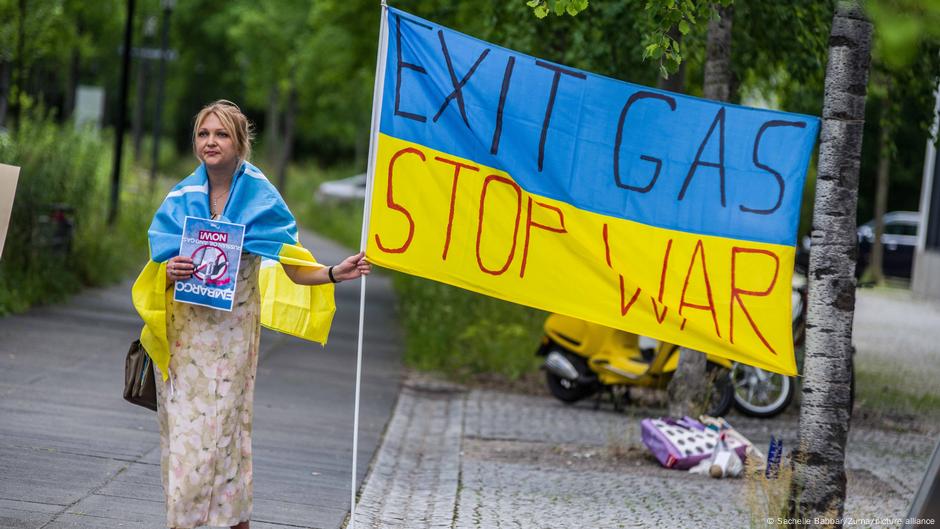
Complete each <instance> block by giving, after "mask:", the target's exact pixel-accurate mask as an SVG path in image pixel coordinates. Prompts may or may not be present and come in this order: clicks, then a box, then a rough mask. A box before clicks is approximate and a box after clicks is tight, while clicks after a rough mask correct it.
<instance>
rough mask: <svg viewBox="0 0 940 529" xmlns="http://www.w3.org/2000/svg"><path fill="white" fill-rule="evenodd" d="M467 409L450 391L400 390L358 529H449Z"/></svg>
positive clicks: (360, 506)
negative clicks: (423, 528)
mask: <svg viewBox="0 0 940 529" xmlns="http://www.w3.org/2000/svg"><path fill="white" fill-rule="evenodd" d="M463 405H464V404H463V398H462V396H461V395H459V394H455V393H453V392H450V391H421V392H420V393H418V392H415V391H414V390H413V389H411V388H409V387H405V388H403V389H402V392H401V394H400V396H399V397H398V404H397V405H396V408H395V412H394V415H393V417H392V420H391V421H390V423H389V426H388V429H387V430H386V432H385V437H384V439H383V441H382V447H381V448H380V450H379V453H378V455H377V456H376V460H375V464H374V465H373V468H372V470H371V472H370V474H369V477H368V479H367V482H366V485H365V487H364V488H363V492H362V497H361V498H360V500H359V503H358V506H357V508H356V524H355V526H356V527H358V528H365V527H370V528H386V527H408V528H412V527H419V526H420V527H428V528H441V529H443V528H449V527H451V525H452V524H451V521H452V520H453V516H454V505H455V504H456V499H457V487H458V475H459V467H460V436H461V421H462V419H463ZM418 521H420V524H418Z"/></svg>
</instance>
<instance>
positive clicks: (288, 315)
mask: <svg viewBox="0 0 940 529" xmlns="http://www.w3.org/2000/svg"><path fill="white" fill-rule="evenodd" d="M208 193H209V183H208V175H207V174H206V169H205V166H204V165H200V166H199V167H197V168H196V170H195V171H194V172H193V174H191V175H189V176H188V177H186V178H185V179H183V181H182V182H180V183H179V184H177V185H176V186H175V187H174V188H173V189H172V190H171V191H170V192H169V193H168V194H167V196H166V198H165V199H164V201H163V204H162V205H161V206H160V208H159V209H158V210H157V213H156V215H154V218H153V222H152V223H151V225H150V230H149V232H148V235H149V239H150V262H149V263H147V265H146V266H145V267H144V269H143V271H142V272H141V273H140V276H139V277H138V278H137V281H136V282H135V283H134V288H133V299H134V307H135V308H136V309H137V312H138V313H139V314H140V316H141V318H143V320H144V328H143V331H142V332H141V336H140V341H141V343H142V344H143V346H144V348H145V349H146V350H147V352H148V353H149V354H150V356H151V358H153V362H154V364H155V365H156V366H157V367H158V368H159V369H160V372H161V374H162V375H163V378H164V379H166V378H167V375H168V372H167V371H168V369H167V368H168V366H169V360H170V351H169V347H168V344H167V334H166V307H167V304H168V303H169V302H170V300H172V296H173V291H172V289H167V285H166V261H167V260H168V259H170V258H171V257H174V256H176V255H178V254H179V249H180V240H181V237H182V233H183V220H184V219H185V218H186V217H187V216H191V217H200V218H209V217H210V212H209V195H208ZM220 220H223V221H226V222H233V223H237V224H244V225H245V238H244V243H243V250H244V251H246V252H249V253H252V254H255V255H258V256H261V257H262V258H263V260H262V264H261V272H260V276H259V282H260V285H259V286H260V290H261V324H262V325H264V326H265V327H268V328H271V329H274V330H276V331H280V332H284V333H287V334H291V335H294V336H298V337H300V338H305V339H307V340H311V341H315V342H320V343H324V344H325V343H326V339H327V336H328V335H329V332H330V325H331V323H332V321H333V313H334V312H335V311H336V306H335V304H334V300H333V285H332V284H326V285H318V286H303V285H297V284H295V283H294V282H293V281H291V280H290V278H288V277H287V274H285V273H284V269H283V268H282V267H281V266H280V265H279V264H278V263H283V264H289V265H297V266H316V267H320V266H323V265H321V264H319V263H317V261H316V259H314V257H313V254H311V253H310V252H309V251H308V250H307V249H306V248H304V247H303V246H301V245H300V243H299V241H298V235H297V224H296V221H295V220H294V216H293V215H292V214H291V212H290V210H289V209H288V208H287V204H285V203H284V200H283V199H282V198H281V195H280V193H278V191H277V189H275V188H274V186H273V185H272V184H271V183H270V182H269V181H268V179H267V178H266V177H265V176H264V174H262V173H261V171H260V170H258V168H257V167H255V166H254V165H252V164H250V163H248V162H242V164H241V165H240V166H239V168H238V170H237V171H236V172H235V175H234V177H233V179H232V186H231V191H230V193H229V199H228V203H227V204H226V206H225V210H224V211H223V213H222V217H221V219H220ZM207 310H208V309H207Z"/></svg>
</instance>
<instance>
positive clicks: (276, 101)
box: [264, 82, 281, 163]
mask: <svg viewBox="0 0 940 529" xmlns="http://www.w3.org/2000/svg"><path fill="white" fill-rule="evenodd" d="M280 106H281V96H280V93H279V91H278V88H277V82H275V84H274V85H272V86H271V92H270V93H269V94H268V110H267V112H266V113H265V117H264V160H265V161H266V162H268V163H274V162H275V160H277V153H278V152H279V151H280V149H279V147H278V144H279V143H280V129H281V124H280V120H279V119H278V118H279V117H280V112H281V110H280Z"/></svg>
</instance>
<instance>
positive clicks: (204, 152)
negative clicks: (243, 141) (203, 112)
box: [196, 114, 238, 172]
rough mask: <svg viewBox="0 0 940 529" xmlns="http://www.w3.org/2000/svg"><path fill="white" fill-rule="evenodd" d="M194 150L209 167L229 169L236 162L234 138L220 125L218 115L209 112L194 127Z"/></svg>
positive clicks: (233, 169)
mask: <svg viewBox="0 0 940 529" xmlns="http://www.w3.org/2000/svg"><path fill="white" fill-rule="evenodd" d="M196 152H197V153H198V155H199V159H200V160H202V161H203V162H205V164H206V167H207V168H209V169H229V168H230V169H231V171H232V172H234V171H235V166H236V165H237V164H238V150H237V149H236V147H235V138H233V137H232V135H231V134H229V133H228V131H226V130H225V128H224V127H222V122H221V121H219V118H218V116H216V115H215V114H209V115H208V116H206V118H205V119H203V120H202V123H201V124H200V125H199V128H198V129H196Z"/></svg>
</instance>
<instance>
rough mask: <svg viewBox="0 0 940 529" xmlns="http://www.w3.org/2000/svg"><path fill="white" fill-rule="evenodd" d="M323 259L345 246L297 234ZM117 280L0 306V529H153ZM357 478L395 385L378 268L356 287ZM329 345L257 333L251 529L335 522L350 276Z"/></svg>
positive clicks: (345, 486) (145, 419) (150, 447)
mask: <svg viewBox="0 0 940 529" xmlns="http://www.w3.org/2000/svg"><path fill="white" fill-rule="evenodd" d="M303 241H304V242H305V244H306V245H307V246H308V247H310V248H311V249H312V250H313V251H314V253H315V254H316V255H317V257H318V259H319V260H320V261H322V262H327V263H335V262H338V260H339V259H341V258H342V257H345V255H347V253H346V251H345V250H343V249H342V248H340V247H338V246H336V245H334V244H332V243H329V242H327V241H324V240H322V239H319V238H317V237H315V236H314V235H312V234H309V233H305V234H304V235H303ZM130 285H131V282H130V281H125V282H123V283H121V284H120V285H117V286H114V287H110V288H105V289H95V290H89V291H85V292H83V293H81V294H79V295H77V296H75V297H74V298H73V299H72V300H70V301H68V302H67V303H62V304H57V305H52V306H47V307H41V308H37V309H34V310H32V311H30V312H28V313H26V314H23V315H17V316H11V317H6V318H0V528H2V529H8V528H9V529H66V528H68V529H85V528H87V529H92V528H94V529H108V528H112V527H114V528H117V527H121V528H157V527H164V508H163V491H162V487H161V484H160V469H159V462H160V459H159V458H160V450H159V434H158V433H157V432H158V430H157V422H156V417H155V415H154V413H153V412H151V411H149V410H146V409H144V408H140V407H137V406H133V405H130V404H128V403H126V402H125V401H124V400H123V399H122V397H121V392H122V388H123V369H124V356H125V354H126V353H127V348H128V345H129V344H130V342H131V340H133V339H134V338H135V337H136V336H137V334H138V333H139V330H140V325H141V323H140V320H139V319H138V317H137V315H136V313H135V312H134V309H133V307H132V305H131V301H130ZM367 293H368V297H367V303H366V305H367V310H366V332H365V337H364V343H365V345H364V351H365V355H364V362H363V374H362V376H363V378H362V386H363V392H362V402H361V413H360V433H359V442H360V444H359V458H358V459H359V468H358V472H357V474H358V479H359V482H360V483H361V480H362V479H363V477H364V476H365V474H366V471H367V467H368V464H369V462H370V460H371V459H372V456H373V454H374V453H375V451H376V448H377V445H378V443H379V440H380V438H381V435H382V432H383V430H384V428H385V425H386V424H387V422H388V420H389V417H390V414H391V412H392V409H393V407H394V405H395V401H396V398H397V396H398V390H399V385H400V379H401V368H400V356H401V339H400V336H399V332H398V330H397V329H398V326H397V323H396V322H395V321H394V312H393V295H392V292H391V288H390V284H389V281H388V278H383V277H379V275H378V274H374V275H372V276H371V277H370V278H369V280H368V287H367ZM336 298H337V299H336V301H337V306H338V311H337V314H336V318H335V320H334V324H333V329H332V332H331V334H330V341H329V344H328V345H327V346H326V347H325V348H321V347H320V346H319V345H318V344H312V343H309V342H304V341H302V340H298V339H294V338H291V337H288V336H284V335H280V334H276V333H273V332H269V331H265V332H264V333H263V335H262V339H261V358H260V363H259V368H258V371H259V373H258V379H257V387H256V390H255V423H254V437H253V450H254V490H255V495H254V497H255V501H254V516H253V519H252V527H253V528H254V529H266V528H288V527H290V528H294V527H310V528H338V527H340V526H341V525H342V524H343V522H344V519H345V518H346V516H347V515H348V512H349V487H350V472H351V459H352V438H353V399H354V382H355V365H356V339H357V332H358V317H359V282H358V281H356V282H349V283H345V284H340V285H338V286H337V289H336Z"/></svg>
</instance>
